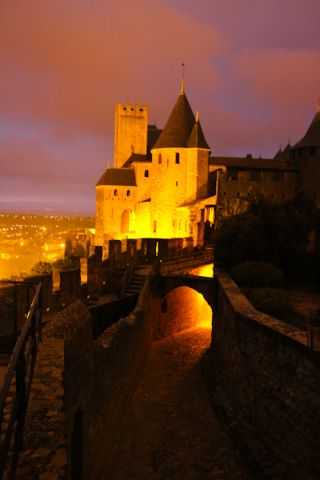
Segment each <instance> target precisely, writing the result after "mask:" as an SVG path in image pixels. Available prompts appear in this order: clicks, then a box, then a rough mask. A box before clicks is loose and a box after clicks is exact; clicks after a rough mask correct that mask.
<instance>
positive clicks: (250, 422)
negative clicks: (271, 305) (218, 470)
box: [205, 273, 320, 480]
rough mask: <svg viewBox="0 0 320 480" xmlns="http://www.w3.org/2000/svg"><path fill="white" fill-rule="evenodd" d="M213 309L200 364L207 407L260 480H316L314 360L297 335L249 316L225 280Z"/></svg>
mask: <svg viewBox="0 0 320 480" xmlns="http://www.w3.org/2000/svg"><path fill="white" fill-rule="evenodd" d="M216 303H217V305H216V311H215V315H214V325H213V342H212V347H211V350H210V353H209V354H208V356H207V359H206V363H205V372H206V375H207V378H208V382H209V386H210V391H211V395H212V399H213V401H214V403H215V404H216V405H219V406H220V407H221V411H222V412H223V414H224V416H225V419H226V420H227V422H228V423H229V425H230V428H232V430H233V433H234V434H235V436H236V438H237V439H238V440H239V442H240V445H241V447H242V448H244V449H245V452H246V454H247V455H248V456H250V459H251V461H254V462H255V464H256V466H257V470H258V471H259V473H258V475H259V478H272V479H276V478H291V479H297V480H298V479H302V478H306V479H316V478H319V476H320V459H319V454H318V449H319V424H320V409H319V405H320V362H319V360H320V358H319V357H320V352H315V351H312V350H311V349H310V348H309V347H308V339H307V335H306V333H305V332H304V331H301V330H299V329H297V328H294V327H291V326H288V325H287V324H284V323H283V322H281V321H279V320H277V319H275V318H272V317H270V316H268V315H265V314H262V313H261V312H258V311H256V310H255V309H254V308H253V306H252V305H251V304H250V303H249V302H248V300H247V299H246V298H245V297H244V296H243V295H242V294H241V292H240V290H239V289H238V287H237V286H236V285H235V284H234V282H233V281H232V280H231V279H230V277H228V276H227V275H226V274H224V273H219V274H218V276H217V301H216Z"/></svg>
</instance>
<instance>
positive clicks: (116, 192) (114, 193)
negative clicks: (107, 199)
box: [113, 189, 118, 197]
mask: <svg viewBox="0 0 320 480" xmlns="http://www.w3.org/2000/svg"><path fill="white" fill-rule="evenodd" d="M113 195H114V196H115V197H117V196H118V190H117V189H115V190H113Z"/></svg>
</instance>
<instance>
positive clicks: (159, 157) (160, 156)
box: [158, 153, 162, 165]
mask: <svg viewBox="0 0 320 480" xmlns="http://www.w3.org/2000/svg"><path fill="white" fill-rule="evenodd" d="M158 163H159V165H160V164H161V163H162V155H161V153H159V156H158Z"/></svg>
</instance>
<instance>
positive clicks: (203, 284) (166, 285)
mask: <svg viewBox="0 0 320 480" xmlns="http://www.w3.org/2000/svg"><path fill="white" fill-rule="evenodd" d="M183 286H184V287H189V288H191V289H193V290H195V291H197V292H198V293H200V294H201V295H202V296H203V298H204V299H205V300H206V302H207V303H208V305H209V306H210V307H211V308H212V309H213V308H214V299H215V279H214V278H207V277H199V276H192V275H171V276H170V275H166V276H165V277H160V278H159V283H158V289H159V293H160V295H161V296H162V297H165V296H166V295H167V294H168V293H169V292H170V291H171V290H173V289H175V288H178V287H183Z"/></svg>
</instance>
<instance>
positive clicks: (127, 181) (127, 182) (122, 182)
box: [97, 168, 137, 187]
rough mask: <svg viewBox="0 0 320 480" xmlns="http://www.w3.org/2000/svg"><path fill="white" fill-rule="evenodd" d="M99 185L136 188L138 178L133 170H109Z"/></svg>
mask: <svg viewBox="0 0 320 480" xmlns="http://www.w3.org/2000/svg"><path fill="white" fill-rule="evenodd" d="M99 185H117V186H125V187H136V186H137V183H136V176H135V172H134V169H133V168H107V170H106V171H105V172H104V174H103V175H102V176H101V178H100V180H99V181H98V183H97V186H99Z"/></svg>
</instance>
